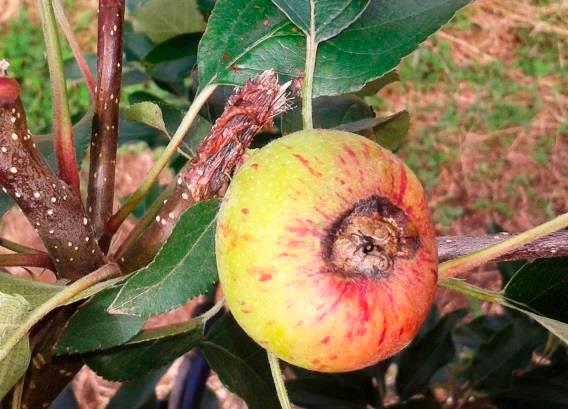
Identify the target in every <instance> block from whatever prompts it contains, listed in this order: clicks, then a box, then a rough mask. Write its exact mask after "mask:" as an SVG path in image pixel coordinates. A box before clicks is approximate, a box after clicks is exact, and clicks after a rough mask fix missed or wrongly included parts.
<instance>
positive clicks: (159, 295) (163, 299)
mask: <svg viewBox="0 0 568 409" xmlns="http://www.w3.org/2000/svg"><path fill="white" fill-rule="evenodd" d="M218 209H219V202H218V201H214V200H211V201H206V202H200V203H198V204H196V205H195V206H193V207H191V208H190V209H189V210H187V211H186V212H185V213H184V214H183V215H182V216H181V217H180V219H179V221H178V222H177V223H176V225H175V227H174V230H173V231H172V234H171V235H170V238H169V239H168V240H167V241H166V243H165V244H164V246H163V247H162V248H161V250H160V252H159V253H158V255H157V256H156V258H155V259H154V261H152V262H151V263H150V264H149V265H148V266H146V267H144V268H143V269H141V270H138V271H137V272H135V273H134V274H133V275H132V277H131V278H129V279H128V281H126V283H125V285H124V286H123V287H122V289H121V290H120V292H119V294H118V295H117V297H116V299H115V300H114V301H113V303H112V305H111V307H110V309H109V311H111V312H116V313H122V314H132V315H138V316H141V317H144V318H148V317H151V316H153V315H157V314H160V313H163V312H167V311H170V310H172V309H174V308H176V307H179V306H180V305H182V304H184V303H185V302H186V301H187V300H189V299H191V298H194V297H196V296H198V295H201V294H204V293H206V292H207V291H209V290H210V289H211V288H212V286H213V283H214V282H215V281H216V279H217V269H216V264H215V247H214V245H215V243H214V241H215V218H216V215H217V211H218Z"/></svg>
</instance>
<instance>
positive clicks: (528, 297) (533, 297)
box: [505, 258, 568, 323]
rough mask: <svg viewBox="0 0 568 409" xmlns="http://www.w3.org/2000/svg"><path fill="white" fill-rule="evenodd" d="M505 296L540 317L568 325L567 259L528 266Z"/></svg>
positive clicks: (523, 269)
mask: <svg viewBox="0 0 568 409" xmlns="http://www.w3.org/2000/svg"><path fill="white" fill-rule="evenodd" d="M505 296H506V297H507V298H508V299H510V300H514V301H516V302H518V303H521V304H522V305H524V306H527V307H528V308H529V309H531V310H532V311H534V312H536V313H538V314H540V315H543V316H545V317H548V318H552V319H554V320H557V321H561V322H564V323H568V258H551V259H546V260H538V261H535V262H534V263H530V264H526V265H525V266H524V267H522V268H521V269H520V270H518V271H517V273H516V274H515V275H514V276H513V278H512V279H511V281H510V282H509V283H508V284H507V286H506V287H505Z"/></svg>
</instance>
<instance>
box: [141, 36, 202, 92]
mask: <svg viewBox="0 0 568 409" xmlns="http://www.w3.org/2000/svg"><path fill="white" fill-rule="evenodd" d="M200 39H201V34H200V33H193V34H182V35H179V36H176V37H174V38H170V39H169V40H167V41H165V42H163V43H161V44H158V45H157V46H156V47H154V48H153V49H152V51H150V52H149V53H148V54H147V55H146V57H144V61H143V64H144V65H145V66H146V70H147V72H148V74H149V75H150V76H151V77H152V78H153V79H155V80H156V81H162V82H178V83H180V84H182V83H183V82H184V81H185V80H186V79H187V78H188V77H189V76H190V74H191V70H192V69H193V67H194V66H195V65H196V64H197V47H198V45H199V40H200Z"/></svg>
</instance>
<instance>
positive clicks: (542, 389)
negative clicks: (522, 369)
mask: <svg viewBox="0 0 568 409" xmlns="http://www.w3.org/2000/svg"><path fill="white" fill-rule="evenodd" d="M566 385H568V365H567V364H561V365H551V366H542V367H538V368H534V369H532V370H531V371H529V372H527V373H524V374H522V375H521V376H519V377H514V379H513V381H512V384H511V386H510V387H508V388H506V389H503V390H498V391H495V392H494V393H493V394H492V401H493V402H494V403H495V404H496V405H497V407H498V408H499V409H535V408H546V409H565V408H567V407H568V388H566Z"/></svg>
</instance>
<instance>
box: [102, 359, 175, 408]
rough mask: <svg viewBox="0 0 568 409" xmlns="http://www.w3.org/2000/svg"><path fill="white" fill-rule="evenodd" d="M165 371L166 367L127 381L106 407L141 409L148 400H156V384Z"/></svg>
mask: <svg viewBox="0 0 568 409" xmlns="http://www.w3.org/2000/svg"><path fill="white" fill-rule="evenodd" d="M165 372H166V370H165V368H161V369H158V370H157V371H154V372H150V373H149V374H147V375H144V376H142V377H141V378H140V379H134V380H132V381H128V382H125V383H124V384H122V386H121V387H120V389H119V390H118V392H117V393H116V395H114V397H113V398H112V399H111V401H110V402H109V403H108V405H107V407H106V409H141V408H142V407H143V406H144V405H145V404H146V402H148V401H151V400H155V398H156V385H157V383H158V381H159V380H160V378H161V377H162V376H163V375H164V373H165Z"/></svg>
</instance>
